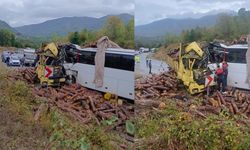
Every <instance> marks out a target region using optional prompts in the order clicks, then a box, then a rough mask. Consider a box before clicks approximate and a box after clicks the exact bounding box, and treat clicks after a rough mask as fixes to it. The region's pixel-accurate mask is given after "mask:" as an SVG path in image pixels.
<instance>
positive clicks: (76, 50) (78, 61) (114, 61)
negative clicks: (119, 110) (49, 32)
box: [64, 45, 135, 100]
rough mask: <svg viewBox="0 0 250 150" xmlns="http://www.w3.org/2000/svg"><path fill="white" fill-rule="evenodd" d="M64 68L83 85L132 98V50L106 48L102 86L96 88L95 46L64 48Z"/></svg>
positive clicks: (133, 52) (133, 63) (133, 62)
mask: <svg viewBox="0 0 250 150" xmlns="http://www.w3.org/2000/svg"><path fill="white" fill-rule="evenodd" d="M65 51H66V53H67V56H68V57H66V58H65V60H66V63H65V64H64V68H65V70H66V74H71V75H72V76H73V78H74V79H75V81H76V82H77V83H79V84H81V85H83V86H84V87H87V88H90V89H94V90H97V91H101V92H109V93H112V94H116V95H118V96H120V97H123V98H127V99H131V100H134V65H135V61H134V54H135V51H134V50H128V49H113V48H108V49H107V50H106V52H105V68H104V78H103V86H102V87H100V88H97V87H96V86H95V84H94V83H93V81H94V77H95V54H96V51H97V48H83V49H82V48H80V47H79V46H77V45H71V46H70V47H68V48H66V50H65Z"/></svg>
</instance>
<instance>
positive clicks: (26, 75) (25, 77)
mask: <svg viewBox="0 0 250 150" xmlns="http://www.w3.org/2000/svg"><path fill="white" fill-rule="evenodd" d="M8 77H9V78H12V79H14V80H22V81H25V82H28V83H34V81H35V77H36V76H35V68H33V67H29V68H22V69H16V70H15V71H13V73H10V74H8Z"/></svg>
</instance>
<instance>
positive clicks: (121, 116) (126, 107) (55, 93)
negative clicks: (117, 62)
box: [8, 68, 134, 127]
mask: <svg viewBox="0 0 250 150" xmlns="http://www.w3.org/2000/svg"><path fill="white" fill-rule="evenodd" d="M34 77H35V70H34V68H25V69H17V70H15V71H14V72H12V73H10V74H9V75H8V78H10V79H12V81H13V80H14V81H16V80H22V81H24V82H27V83H29V85H31V88H32V94H33V95H34V96H38V97H45V98H46V99H47V100H48V102H49V104H50V105H52V106H57V107H58V108H60V109H61V110H63V111H66V112H69V113H70V114H71V115H72V117H73V118H75V119H77V120H79V121H80V122H82V123H88V122H90V121H93V120H94V121H96V122H97V123H98V124H100V123H101V122H102V121H104V120H109V119H111V118H114V117H117V118H118V119H117V120H116V125H117V126H122V125H124V124H125V121H126V120H128V119H131V117H133V113H134V107H133V105H132V104H129V103H126V102H124V104H123V105H118V103H117V99H116V100H115V101H108V100H104V98H103V94H102V93H100V92H97V91H94V90H90V89H87V88H84V87H83V86H81V85H79V84H71V85H64V86H62V87H61V88H52V87H48V88H41V87H34V86H32V85H33V84H32V83H34ZM37 114H39V113H37ZM37 116H39V115H37ZM37 118H38V117H36V119H37ZM117 126H116V127H117Z"/></svg>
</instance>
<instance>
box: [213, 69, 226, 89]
mask: <svg viewBox="0 0 250 150" xmlns="http://www.w3.org/2000/svg"><path fill="white" fill-rule="evenodd" d="M215 74H216V76H217V84H218V90H219V91H220V92H225V84H223V80H224V72H223V69H222V67H220V65H219V64H218V65H217V69H216V71H215Z"/></svg>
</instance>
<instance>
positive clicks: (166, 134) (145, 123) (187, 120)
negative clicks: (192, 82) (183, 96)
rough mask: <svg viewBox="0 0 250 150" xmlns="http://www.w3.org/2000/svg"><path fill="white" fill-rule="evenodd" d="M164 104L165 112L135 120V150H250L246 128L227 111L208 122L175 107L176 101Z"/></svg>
mask: <svg viewBox="0 0 250 150" xmlns="http://www.w3.org/2000/svg"><path fill="white" fill-rule="evenodd" d="M162 101H164V102H166V108H165V109H164V110H157V111H155V110H152V111H149V112H147V113H146V114H145V113H144V114H143V115H139V116H138V117H137V119H138V120H137V121H136V122H137V129H138V131H137V133H136V135H137V138H138V139H139V140H138V143H137V144H136V145H137V148H138V149H157V150H161V149H162V150H163V149H170V150H174V149H178V150H187V149H188V150H193V149H207V150H210V149H218V150H219V149H238V150H247V149H250V144H249V143H250V127H249V124H241V123H240V122H239V120H240V119H241V117H240V116H231V115H230V114H229V113H228V112H227V111H222V112H221V113H220V115H213V114H211V115H209V116H208V117H207V118H205V119H204V118H199V117H197V116H194V114H192V113H191V112H188V111H187V110H188V109H183V108H180V107H178V103H181V102H178V101H173V100H162Z"/></svg>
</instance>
